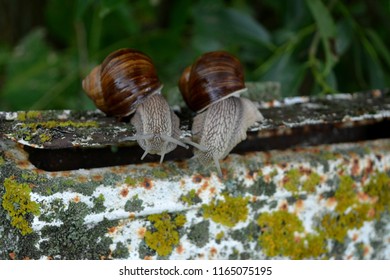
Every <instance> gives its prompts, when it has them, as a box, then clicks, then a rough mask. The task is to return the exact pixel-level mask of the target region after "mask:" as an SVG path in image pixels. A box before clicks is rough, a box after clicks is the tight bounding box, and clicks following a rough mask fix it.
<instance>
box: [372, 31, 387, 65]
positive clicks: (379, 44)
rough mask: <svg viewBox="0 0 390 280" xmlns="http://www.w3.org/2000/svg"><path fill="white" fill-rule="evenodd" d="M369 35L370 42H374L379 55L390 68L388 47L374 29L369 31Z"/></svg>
mask: <svg viewBox="0 0 390 280" xmlns="http://www.w3.org/2000/svg"><path fill="white" fill-rule="evenodd" d="M367 35H368V37H369V39H370V41H371V42H372V44H373V45H374V47H375V49H376V50H377V52H378V54H380V55H381V56H382V58H383V59H384V61H385V62H386V64H387V66H389V67H390V52H389V50H388V48H387V46H386V45H385V43H384V42H383V41H382V39H381V38H380V37H379V36H378V34H377V33H376V32H375V31H374V30H372V29H368V30H367Z"/></svg>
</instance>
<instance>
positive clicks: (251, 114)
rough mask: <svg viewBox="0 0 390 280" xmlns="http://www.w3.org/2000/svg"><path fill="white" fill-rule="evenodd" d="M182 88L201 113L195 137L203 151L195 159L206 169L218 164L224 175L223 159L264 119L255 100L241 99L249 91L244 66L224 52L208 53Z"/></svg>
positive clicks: (195, 122)
mask: <svg viewBox="0 0 390 280" xmlns="http://www.w3.org/2000/svg"><path fill="white" fill-rule="evenodd" d="M179 89H180V91H181V93H182V95H183V99H184V100H185V101H186V103H187V105H188V106H189V107H190V108H191V109H192V110H193V111H195V112H197V113H198V114H197V115H196V116H195V117H194V119H193V124H192V135H193V141H194V142H196V143H198V144H199V146H200V148H198V149H196V150H195V151H194V157H195V158H197V159H198V161H199V162H200V163H201V164H203V165H205V166H208V165H210V164H211V163H212V162H214V163H215V165H216V168H217V171H218V174H219V175H220V176H222V171H221V168H220V164H219V160H220V159H223V158H225V157H226V156H227V155H228V154H229V153H230V151H231V150H232V149H233V148H234V147H235V146H236V145H237V144H238V143H239V142H241V141H243V140H245V139H246V137H247V135H246V131H247V129H248V128H249V127H250V126H252V125H253V124H254V123H255V122H258V121H261V120H262V119H263V116H262V115H261V113H260V112H259V110H258V109H257V108H256V106H255V104H254V103H253V102H252V101H250V100H249V99H246V98H242V97H239V96H240V94H241V93H242V92H244V91H246V88H245V83H244V75H243V68H242V66H241V63H240V62H239V60H238V59H237V58H235V57H234V56H232V55H230V54H229V53H227V52H224V51H218V52H209V53H205V54H204V55H202V56H201V57H200V58H198V59H197V60H196V61H195V63H194V64H193V65H192V66H189V67H187V68H186V69H185V70H184V72H183V74H182V76H181V78H180V81H179Z"/></svg>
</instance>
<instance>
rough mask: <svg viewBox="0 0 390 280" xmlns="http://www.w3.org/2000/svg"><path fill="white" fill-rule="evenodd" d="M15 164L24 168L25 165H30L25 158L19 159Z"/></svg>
mask: <svg viewBox="0 0 390 280" xmlns="http://www.w3.org/2000/svg"><path fill="white" fill-rule="evenodd" d="M17 165H18V167H19V168H21V169H26V168H27V167H29V166H30V162H28V161H27V160H20V161H18V163H17Z"/></svg>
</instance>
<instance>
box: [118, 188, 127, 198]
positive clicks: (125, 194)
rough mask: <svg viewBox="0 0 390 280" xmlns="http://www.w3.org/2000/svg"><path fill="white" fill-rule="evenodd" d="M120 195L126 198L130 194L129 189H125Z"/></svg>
mask: <svg viewBox="0 0 390 280" xmlns="http://www.w3.org/2000/svg"><path fill="white" fill-rule="evenodd" d="M120 193H121V196H122V197H126V196H127V195H128V194H129V190H128V189H127V188H123V189H122V190H121V192H120Z"/></svg>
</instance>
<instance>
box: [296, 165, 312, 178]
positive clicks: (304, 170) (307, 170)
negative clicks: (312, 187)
mask: <svg viewBox="0 0 390 280" xmlns="http://www.w3.org/2000/svg"><path fill="white" fill-rule="evenodd" d="M298 170H299V172H300V173H301V174H302V175H307V176H309V175H310V174H311V172H312V171H311V169H310V168H305V167H303V166H299V168H298Z"/></svg>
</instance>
